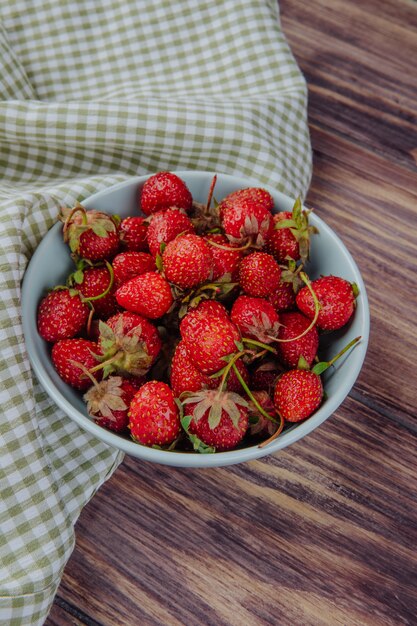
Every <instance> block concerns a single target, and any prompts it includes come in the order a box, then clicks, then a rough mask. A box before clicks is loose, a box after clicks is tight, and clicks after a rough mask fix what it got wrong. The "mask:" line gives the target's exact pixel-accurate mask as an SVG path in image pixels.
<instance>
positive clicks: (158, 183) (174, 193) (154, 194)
mask: <svg viewBox="0 0 417 626" xmlns="http://www.w3.org/2000/svg"><path fill="white" fill-rule="evenodd" d="M192 202H193V198H192V195H191V193H190V191H189V189H188V187H187V185H186V184H185V182H184V181H183V180H182V179H181V178H180V177H179V176H177V175H176V174H173V173H172V172H157V173H156V174H153V175H152V176H150V177H149V178H148V180H147V181H146V182H145V184H144V185H143V187H142V191H141V193H140V208H141V209H142V211H143V213H145V215H151V213H156V212H157V211H162V210H163V209H169V208H170V207H177V208H179V209H185V211H189V210H190V209H191V206H192Z"/></svg>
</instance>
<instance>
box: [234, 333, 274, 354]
mask: <svg viewBox="0 0 417 626" xmlns="http://www.w3.org/2000/svg"><path fill="white" fill-rule="evenodd" d="M242 341H243V343H249V344H251V345H253V346H258V348H262V349H263V350H268V351H269V352H272V354H276V353H277V351H276V350H275V348H271V346H268V345H267V344H266V343H262V342H261V341H257V340H256V339H248V338H246V337H243V338H242Z"/></svg>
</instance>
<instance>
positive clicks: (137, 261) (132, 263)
mask: <svg viewBox="0 0 417 626" xmlns="http://www.w3.org/2000/svg"><path fill="white" fill-rule="evenodd" d="M112 267H113V272H114V283H115V285H116V287H120V285H122V284H123V283H125V282H127V281H128V280H129V279H130V278H133V277H134V276H139V274H145V272H153V271H154V270H156V266H155V261H154V259H153V257H152V256H151V255H150V254H147V253H146V252H136V251H134V250H128V251H127V252H120V253H119V254H116V256H115V257H114V259H113V261H112Z"/></svg>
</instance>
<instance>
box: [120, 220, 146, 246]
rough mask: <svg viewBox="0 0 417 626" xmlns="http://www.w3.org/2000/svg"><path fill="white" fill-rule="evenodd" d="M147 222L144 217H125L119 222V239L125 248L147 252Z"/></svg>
mask: <svg viewBox="0 0 417 626" xmlns="http://www.w3.org/2000/svg"><path fill="white" fill-rule="evenodd" d="M147 226H148V224H147V222H146V221H145V218H144V217H137V216H130V217H125V219H123V220H122V221H121V222H120V240H121V242H122V244H123V247H124V248H126V250H132V251H134V252H148V242H147V238H146V235H147V231H148V229H147Z"/></svg>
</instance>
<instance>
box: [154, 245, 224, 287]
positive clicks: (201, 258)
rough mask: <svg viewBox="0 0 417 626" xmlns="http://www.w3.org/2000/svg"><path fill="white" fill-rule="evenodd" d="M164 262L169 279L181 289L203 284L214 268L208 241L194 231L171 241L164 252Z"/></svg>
mask: <svg viewBox="0 0 417 626" xmlns="http://www.w3.org/2000/svg"><path fill="white" fill-rule="evenodd" d="M162 263H163V268H164V273H165V276H166V278H167V280H169V282H171V283H173V284H174V285H177V286H178V287H180V288H181V289H190V288H192V287H196V286H198V285H201V283H204V282H205V281H206V280H207V279H208V278H209V277H210V276H211V273H212V270H213V258H212V256H211V252H210V247H209V245H208V243H207V242H206V241H205V240H204V239H203V238H202V237H199V236H198V235H194V234H192V233H189V234H186V235H181V236H179V237H177V238H176V239H174V240H173V241H170V242H169V243H168V245H167V247H166V248H165V250H164V252H163V254H162Z"/></svg>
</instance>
